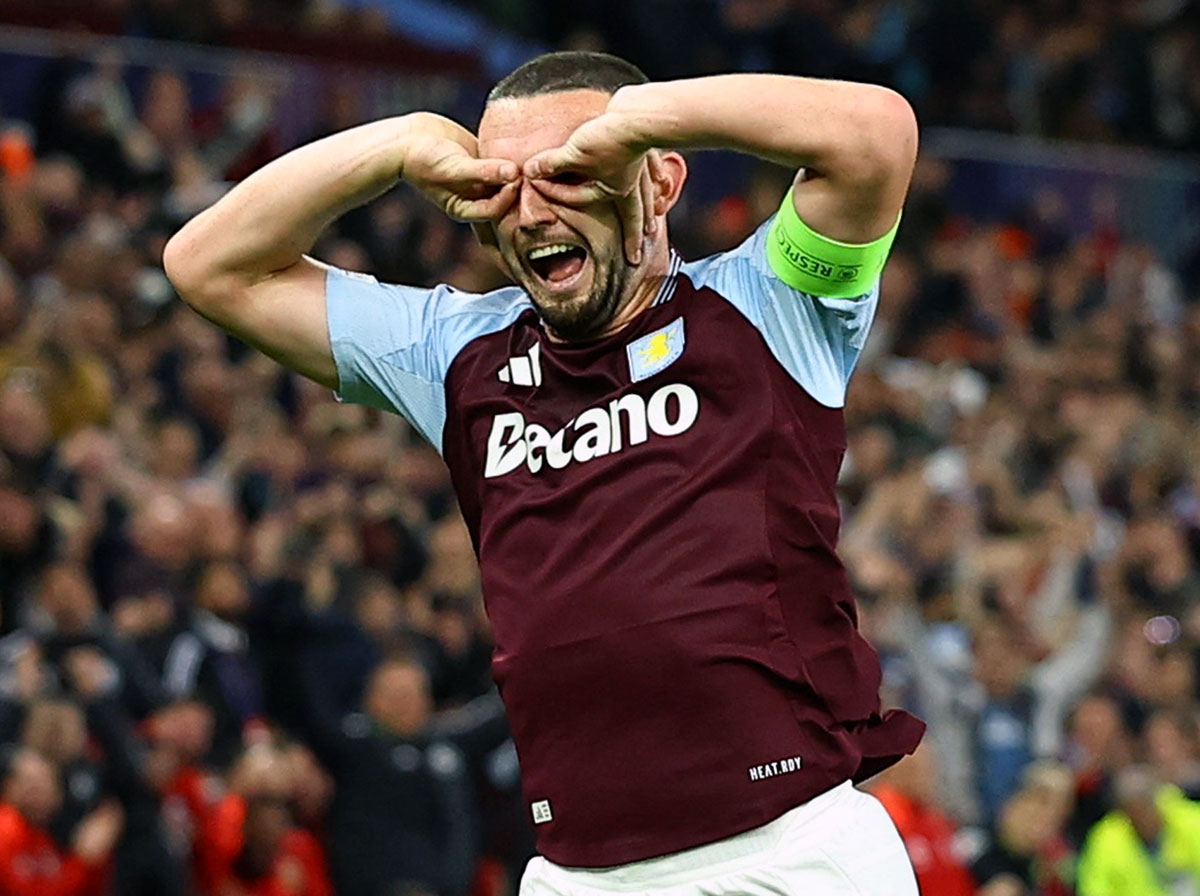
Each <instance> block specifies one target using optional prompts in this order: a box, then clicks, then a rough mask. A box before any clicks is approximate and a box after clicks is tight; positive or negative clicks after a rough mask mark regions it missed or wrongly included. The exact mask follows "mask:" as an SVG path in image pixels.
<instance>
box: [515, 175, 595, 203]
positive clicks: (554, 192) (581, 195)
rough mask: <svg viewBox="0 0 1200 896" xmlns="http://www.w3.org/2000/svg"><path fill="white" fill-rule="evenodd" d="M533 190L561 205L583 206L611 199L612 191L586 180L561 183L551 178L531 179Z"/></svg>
mask: <svg viewBox="0 0 1200 896" xmlns="http://www.w3.org/2000/svg"><path fill="white" fill-rule="evenodd" d="M529 183H530V184H531V185H532V186H533V188H534V189H535V190H537V191H538V192H539V193H541V194H542V195H543V196H545V197H546V198H547V199H550V200H552V201H554V202H560V203H562V204H563V205H573V206H583V205H588V204H590V203H593V202H600V201H602V200H605V199H612V198H613V196H612V193H611V192H610V191H609V190H608V189H607V188H606V187H605V186H604V184H602V183H600V182H598V181H594V180H587V181H583V182H581V183H563V182H562V181H552V180H540V179H539V180H531V181H530V182H529Z"/></svg>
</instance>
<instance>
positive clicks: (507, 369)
mask: <svg viewBox="0 0 1200 896" xmlns="http://www.w3.org/2000/svg"><path fill="white" fill-rule="evenodd" d="M541 353H542V345H541V343H540V342H535V343H534V344H533V348H531V349H530V350H529V351H527V352H526V353H525V354H523V355H515V356H513V357H511V358H509V359H508V361H507V362H506V363H505V365H504V366H503V367H501V368H500V371H499V372H498V373H497V374H496V378H497V379H499V380H500V382H502V383H512V384H513V385H514V386H540V385H541V384H542V362H541Z"/></svg>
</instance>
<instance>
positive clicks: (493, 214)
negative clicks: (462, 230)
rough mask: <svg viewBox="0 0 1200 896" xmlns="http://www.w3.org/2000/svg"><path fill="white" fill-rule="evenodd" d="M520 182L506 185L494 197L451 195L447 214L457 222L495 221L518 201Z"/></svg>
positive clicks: (448, 200)
mask: <svg viewBox="0 0 1200 896" xmlns="http://www.w3.org/2000/svg"><path fill="white" fill-rule="evenodd" d="M518 189H520V182H519V181H513V182H512V183H508V184H505V185H504V186H503V187H501V188H500V189H499V190H498V191H497V192H496V193H495V194H494V195H492V196H485V197H483V198H478V199H473V198H471V197H469V196H461V195H457V194H454V193H451V194H450V195H449V197H448V198H447V200H446V205H445V208H446V214H448V215H449V216H450V217H451V218H454V219H455V220H457V221H469V222H474V221H495V220H497V219H498V218H502V217H504V213H505V212H507V211H508V209H509V207H510V206H511V205H512V204H513V202H515V201H516V198H517V190H518Z"/></svg>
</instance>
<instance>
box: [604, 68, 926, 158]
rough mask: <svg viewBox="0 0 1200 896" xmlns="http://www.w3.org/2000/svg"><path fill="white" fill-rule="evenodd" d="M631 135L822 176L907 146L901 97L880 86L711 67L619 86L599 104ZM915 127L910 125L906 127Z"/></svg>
mask: <svg viewBox="0 0 1200 896" xmlns="http://www.w3.org/2000/svg"><path fill="white" fill-rule="evenodd" d="M606 111H607V112H609V113H615V114H618V115H622V116H624V117H626V118H627V119H628V123H629V128H630V135H631V139H632V140H634V141H636V142H639V143H640V144H641V145H642V146H643V147H645V148H650V147H658V148H661V149H691V148H714V149H732V150H736V151H739V152H745V153H749V154H751V155H755V156H759V157H761V158H764V159H769V160H771V161H773V162H778V163H779V164H781V165H788V166H791V167H795V168H810V169H812V170H814V171H818V172H820V173H821V174H822V175H824V176H826V177H832V176H835V175H838V174H855V173H857V172H858V169H861V168H865V167H867V166H870V165H872V164H876V165H878V164H880V163H885V164H886V162H888V161H890V157H891V156H893V155H899V154H902V153H904V152H905V151H907V152H909V153H911V151H912V150H913V149H915V146H909V147H904V146H900V145H897V144H898V143H904V142H905V141H904V140H897V137H908V138H909V139H910V140H912V139H915V133H914V134H909V133H900V134H898V133H897V132H898V131H905V130H906V129H908V127H909V126H910V125H912V124H913V119H912V111H911V109H910V107H909V105H908V103H907V101H906V100H905V99H904V98H903V97H901V96H900V95H899V94H897V93H895V92H894V91H891V90H889V89H887V88H885V87H879V86H876V85H873V84H859V83H854V82H850V81H830V80H823V79H817V78H799V77H791V76H788V75H759V74H744V75H714V76H712V77H706V78H689V79H686V80H681V81H662V82H652V83H650V84H639V85H632V86H629V87H624V88H622V89H621V90H619V91H618V92H617V93H616V94H615V95H614V96H613V98H612V100H611V101H610V103H609V105H608V108H607V110H606ZM912 130H913V131H915V127H913V128H912Z"/></svg>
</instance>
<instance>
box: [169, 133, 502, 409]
mask: <svg viewBox="0 0 1200 896" xmlns="http://www.w3.org/2000/svg"><path fill="white" fill-rule="evenodd" d="M517 175H518V172H517V170H516V166H514V165H512V163H510V162H503V161H500V160H480V159H478V158H476V144H475V137H474V135H473V134H471V133H470V132H469V131H467V130H466V129H465V128H463V127H461V126H459V125H457V124H455V123H454V122H452V121H450V120H449V119H446V118H442V117H441V116H438V115H433V114H431V113H425V112H418V113H414V114H411V115H405V116H402V117H399V118H390V119H384V120H382V121H376V122H373V123H371V124H365V125H362V126H360V127H357V128H352V129H350V130H348V131H343V132H341V133H338V134H334V135H333V136H331V137H326V138H325V139H323V140H318V141H317V142H315V143H311V144H308V145H307V146H303V147H301V148H299V149H296V150H294V151H292V152H290V153H288V154H287V155H285V156H282V157H281V158H279V159H276V160H275V161H274V162H272V163H270V164H269V165H267V166H266V167H264V168H262V169H260V170H259V171H257V172H255V173H254V174H252V175H251V176H250V177H248V178H247V179H246V180H244V181H243V182H241V183H240V184H238V185H237V186H236V187H234V188H233V189H232V190H231V191H230V192H229V193H228V194H227V195H226V196H225V197H223V198H222V199H221V200H220V201H219V202H217V203H216V204H215V205H213V206H212V207H211V208H209V209H207V210H206V211H204V212H201V213H200V214H199V215H197V216H196V217H195V218H193V219H192V220H191V221H190V222H188V224H186V225H185V226H184V227H183V229H182V230H180V231H179V233H177V234H176V235H175V236H174V237H173V238H172V239H171V241H170V242H169V243H168V244H167V247H166V251H165V252H164V254H163V265H164V267H165V268H166V271H167V275H168V277H170V279H171V282H172V283H173V284H174V285H175V288H176V289H177V290H178V291H179V294H180V296H181V297H182V298H183V299H184V301H186V302H187V303H188V304H189V305H191V306H192V307H193V308H194V309H196V311H198V312H199V313H200V314H202V315H204V316H205V317H206V318H208V319H209V320H211V321H212V322H213V323H215V324H217V325H218V326H220V327H222V328H223V329H225V330H228V331H229V332H230V333H233V334H234V335H235V336H238V337H239V338H241V339H243V340H245V341H246V342H248V343H249V344H250V345H252V346H254V347H255V348H257V349H259V350H260V351H262V352H264V353H265V354H267V355H270V356H271V357H272V358H274V359H275V360H277V361H279V362H280V363H282V364H284V365H285V366H287V367H290V368H292V369H293V370H295V371H297V372H299V373H302V374H304V375H305V376H307V377H310V378H311V379H313V380H316V381H317V382H318V383H321V384H322V385H325V386H328V387H330V388H336V387H337V385H338V383H337V370H336V368H335V366H334V361H333V354H332V349H331V346H330V342H329V332H328V326H327V320H326V313H325V270H324V267H323V266H322V265H321V264H320V263H319V262H317V261H314V260H313V259H311V258H308V257H307V255H306V253H307V252H309V251H310V250H311V249H312V247H313V244H314V243H315V242H316V241H317V238H318V236H320V234H321V231H322V230H324V229H325V227H327V226H328V225H329V224H330V223H331V222H332V221H334V220H335V219H336V218H338V217H339V216H340V215H342V214H344V213H345V212H347V211H349V210H350V209H352V208H354V207H356V206H358V205H362V204H364V203H366V202H368V201H370V200H371V199H374V198H375V197H376V196H379V195H380V194H382V193H383V192H385V191H386V190H388V189H390V188H391V187H392V186H394V185H395V184H396V182H397V181H398V180H399V179H401V178H403V179H405V180H407V181H408V182H410V183H412V184H413V186H415V187H417V188H418V189H419V190H421V191H422V192H423V193H425V195H426V196H428V197H429V198H430V199H432V200H433V201H434V202H435V203H437V204H438V205H439V206H440V207H441V208H442V209H443V210H445V211H446V212H447V214H450V215H451V216H452V217H455V218H457V219H459V220H464V221H482V220H486V219H488V218H490V217H492V216H493V214H494V212H495V210H496V209H497V208H502V207H504V206H505V205H506V204H507V203H508V202H509V201H510V200H511V198H512V197H511V196H510V195H508V194H509V193H510V192H511V191H512V189H513V186H512V184H511V183H510V182H512V181H515V179H516V177H517ZM506 184H508V186H506Z"/></svg>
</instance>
